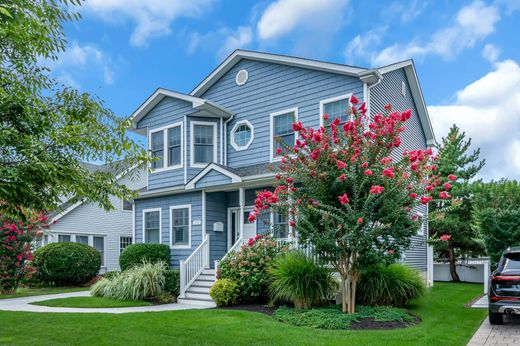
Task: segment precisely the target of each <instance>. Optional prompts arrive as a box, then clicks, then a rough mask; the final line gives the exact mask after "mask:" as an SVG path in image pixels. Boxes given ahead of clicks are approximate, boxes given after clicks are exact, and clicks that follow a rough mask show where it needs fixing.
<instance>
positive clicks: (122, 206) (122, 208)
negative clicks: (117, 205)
mask: <svg viewBox="0 0 520 346" xmlns="http://www.w3.org/2000/svg"><path fill="white" fill-rule="evenodd" d="M126 201H127V202H130V203H132V210H125V209H124V206H125V199H122V198H121V212H122V213H131V212H133V211H134V202H133V201H129V200H126Z"/></svg>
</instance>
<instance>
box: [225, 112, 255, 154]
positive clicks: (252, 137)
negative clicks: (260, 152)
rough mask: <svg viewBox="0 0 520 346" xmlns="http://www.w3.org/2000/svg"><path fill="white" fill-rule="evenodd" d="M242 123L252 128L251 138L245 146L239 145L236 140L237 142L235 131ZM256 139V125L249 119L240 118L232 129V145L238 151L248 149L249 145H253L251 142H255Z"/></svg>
mask: <svg viewBox="0 0 520 346" xmlns="http://www.w3.org/2000/svg"><path fill="white" fill-rule="evenodd" d="M241 125H247V126H248V127H249V129H250V130H251V138H249V141H248V142H247V143H246V144H245V145H243V146H240V145H238V144H237V143H236V142H235V131H236V130H237V128H238V127H239V126H241ZM254 139H255V127H254V126H253V124H251V123H250V122H249V120H240V121H238V122H237V123H236V124H235V126H233V128H232V129H231V138H230V140H229V141H230V142H231V146H232V147H233V148H234V149H235V150H236V151H241V150H246V149H248V148H249V146H250V145H251V143H253V140H254Z"/></svg>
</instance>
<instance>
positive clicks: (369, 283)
mask: <svg viewBox="0 0 520 346" xmlns="http://www.w3.org/2000/svg"><path fill="white" fill-rule="evenodd" d="M424 291H425V284H424V280H423V278H422V277H421V276H420V275H419V273H418V272H417V271H415V270H414V269H412V268H410V267H408V266H405V265H403V264H391V265H389V266H383V265H380V266H374V267H370V268H369V269H367V270H366V271H364V272H363V274H362V276H361V280H360V282H359V283H358V291H357V292H358V294H357V301H358V302H359V303H360V304H363V305H392V306H403V305H405V304H406V303H407V302H408V301H409V300H410V299H413V298H417V297H419V296H421V295H422V294H423V293H424Z"/></svg>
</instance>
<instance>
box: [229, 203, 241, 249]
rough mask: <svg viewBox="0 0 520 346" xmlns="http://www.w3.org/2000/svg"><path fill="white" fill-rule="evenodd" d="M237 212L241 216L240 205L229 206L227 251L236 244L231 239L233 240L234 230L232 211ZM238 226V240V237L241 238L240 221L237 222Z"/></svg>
mask: <svg viewBox="0 0 520 346" xmlns="http://www.w3.org/2000/svg"><path fill="white" fill-rule="evenodd" d="M233 211H234V212H236V213H237V215H238V216H240V215H239V214H240V207H228V208H227V251H229V249H231V247H232V246H233V245H234V244H231V240H232V238H233V237H232V236H231V234H232V232H233V229H232V222H231V218H232V216H231V215H232V213H233ZM236 227H237V231H238V234H237V236H236V239H235V241H236V240H238V238H240V228H239V227H240V226H239V222H237V223H236Z"/></svg>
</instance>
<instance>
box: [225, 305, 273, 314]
mask: <svg viewBox="0 0 520 346" xmlns="http://www.w3.org/2000/svg"><path fill="white" fill-rule="evenodd" d="M216 309H222V310H243V311H251V312H259V313H261V314H264V315H267V316H271V315H272V314H273V313H274V312H275V310H276V309H278V307H276V306H273V307H269V306H264V305H257V304H242V305H233V306H223V307H218V308H216Z"/></svg>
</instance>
